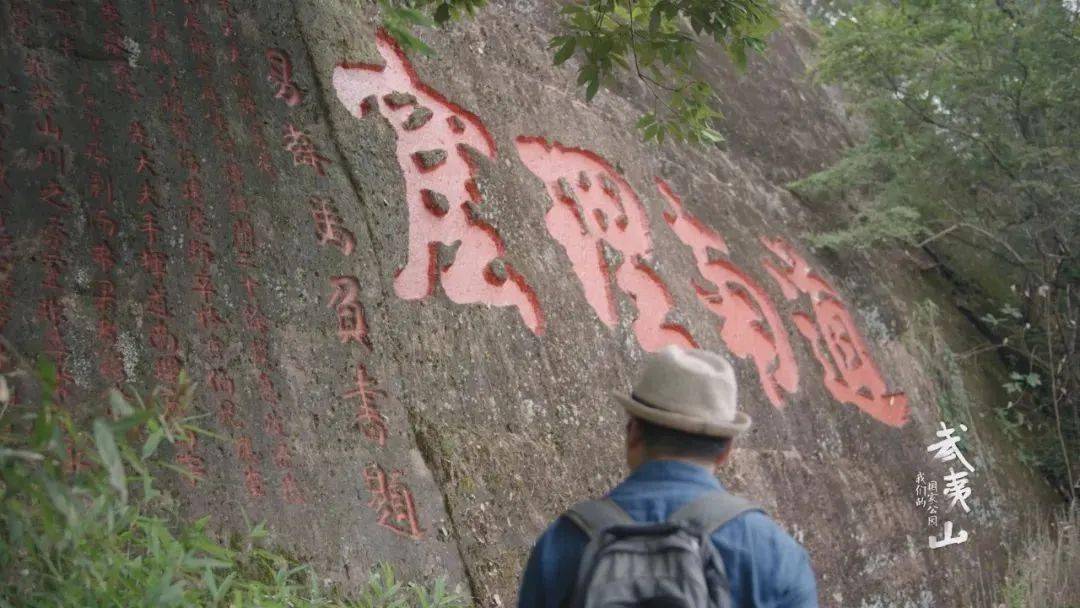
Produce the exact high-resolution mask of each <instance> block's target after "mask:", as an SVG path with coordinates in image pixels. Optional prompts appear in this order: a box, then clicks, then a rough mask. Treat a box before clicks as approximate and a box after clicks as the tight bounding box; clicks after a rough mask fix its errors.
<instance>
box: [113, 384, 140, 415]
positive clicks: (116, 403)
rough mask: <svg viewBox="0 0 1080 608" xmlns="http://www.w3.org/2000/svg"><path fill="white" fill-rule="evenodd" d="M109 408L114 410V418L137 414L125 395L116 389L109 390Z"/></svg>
mask: <svg viewBox="0 0 1080 608" xmlns="http://www.w3.org/2000/svg"><path fill="white" fill-rule="evenodd" d="M109 408H110V409H112V413H113V415H114V416H119V417H124V416H130V415H132V414H134V413H135V408H133V407H131V404H130V403H128V400H127V399H126V398H125V397H124V394H123V393H121V392H120V391H118V390H116V389H115V388H114V389H110V390H109Z"/></svg>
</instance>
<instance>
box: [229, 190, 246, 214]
mask: <svg viewBox="0 0 1080 608" xmlns="http://www.w3.org/2000/svg"><path fill="white" fill-rule="evenodd" d="M247 210H248V202H247V199H246V198H244V195H243V194H240V193H239V192H230V193H229V213H246V212H247Z"/></svg>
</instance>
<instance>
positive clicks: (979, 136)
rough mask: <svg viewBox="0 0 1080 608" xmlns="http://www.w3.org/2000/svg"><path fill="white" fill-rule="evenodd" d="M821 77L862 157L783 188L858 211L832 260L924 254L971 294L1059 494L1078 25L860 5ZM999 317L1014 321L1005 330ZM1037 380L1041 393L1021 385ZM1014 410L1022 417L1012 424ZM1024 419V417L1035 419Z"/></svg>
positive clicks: (1071, 287) (1071, 11)
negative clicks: (840, 101) (874, 252)
mask: <svg viewBox="0 0 1080 608" xmlns="http://www.w3.org/2000/svg"><path fill="white" fill-rule="evenodd" d="M829 21H831V25H829V26H828V27H826V28H825V29H824V36H823V40H822V44H821V47H820V49H819V51H820V63H819V65H818V66H817V67H816V75H817V77H818V78H819V79H820V80H822V81H824V82H827V83H834V84H840V85H842V88H843V90H844V92H845V94H846V96H847V97H848V98H849V99H850V100H851V101H852V103H853V104H854V106H855V109H856V114H858V115H859V116H861V117H862V118H863V119H865V121H866V123H867V127H868V129H867V137H866V139H865V142H864V143H862V144H861V145H858V146H856V147H854V148H852V149H850V150H849V151H848V153H847V155H846V156H845V157H844V158H843V159H842V160H841V161H839V162H838V163H837V164H835V165H834V166H833V167H831V168H829V169H827V170H825V171H823V172H821V173H818V174H816V175H813V176H811V177H809V178H807V179H804V180H801V181H799V182H796V183H794V184H792V185H791V186H792V189H793V190H794V191H795V192H796V193H797V194H800V195H802V196H804V197H807V198H810V199H817V200H819V201H832V202H837V201H843V200H847V201H855V202H856V204H857V206H858V207H859V211H858V212H857V214H856V216H855V217H854V218H853V221H852V222H851V223H850V224H849V225H848V226H847V227H845V228H842V229H840V230H836V231H833V232H831V233H827V234H824V235H818V236H817V237H816V239H815V241H816V243H817V244H819V245H823V246H828V247H831V248H841V247H849V246H854V247H869V246H875V245H879V244H881V243H882V242H887V241H889V240H893V241H894V242H895V240H897V239H898V240H900V241H903V242H905V243H907V244H909V245H918V246H921V247H925V248H926V250H927V251H928V252H930V253H931V255H933V256H934V257H935V258H936V259H938V260H939V261H940V262H941V263H942V264H944V265H946V266H948V267H949V268H950V275H951V276H953V277H954V278H956V279H958V280H959V281H961V282H962V283H963V284H964V285H966V286H969V287H973V288H974V289H975V290H976V291H977V292H979V294H980V295H981V298H982V300H981V304H980V305H979V306H981V308H982V310H974V311H973V313H975V314H974V316H982V317H983V321H982V322H981V327H982V329H983V330H984V331H985V332H986V333H987V335H988V336H990V338H991V340H993V341H994V346H995V349H994V350H996V351H998V352H1000V353H1002V355H1003V356H1004V357H1005V358H1006V361H1007V363H1008V364H1009V365H1010V366H1012V368H1013V373H1014V374H1016V375H1017V376H1018V377H1021V378H1023V379H1025V383H1023V387H1022V389H1023V390H1015V389H1017V386H1006V387H1005V388H1006V389H1007V390H1011V391H1012V393H1013V396H1014V397H1016V398H1017V399H1020V398H1022V399H1023V400H1024V402H1026V405H1027V406H1028V408H1029V409H1028V413H1029V416H1027V418H1026V420H1028V421H1029V422H1028V426H1029V427H1033V428H1034V427H1038V426H1039V423H1038V422H1036V423H1034V424H1033V423H1031V422H1030V421H1031V420H1032V419H1034V420H1036V421H1040V420H1041V421H1043V422H1044V423H1045V424H1044V425H1043V428H1042V431H1044V432H1045V433H1046V438H1047V439H1048V440H1052V441H1048V442H1045V444H1047V445H1049V446H1051V447H1052V448H1053V454H1048V456H1047V460H1046V462H1050V461H1055V462H1053V463H1052V464H1051V466H1050V467H1049V469H1048V472H1049V473H1050V475H1051V477H1053V479H1054V481H1056V482H1057V483H1058V484H1059V487H1061V488H1062V490H1063V492H1064V493H1066V494H1067V495H1072V494H1073V493H1074V492H1075V489H1076V483H1077V481H1078V476H1077V471H1076V470H1075V469H1076V467H1077V465H1078V463H1077V458H1078V456H1080V454H1078V450H1080V447H1078V446H1080V414H1078V412H1077V403H1078V401H1077V397H1076V394H1077V392H1078V391H1080V362H1078V358H1077V354H1078V353H1077V348H1078V341H1077V340H1078V336H1077V331H1078V330H1077V322H1076V319H1077V312H1078V310H1080V308H1078V304H1077V296H1078V295H1080V294H1078V291H1080V264H1078V263H1077V262H1078V259H1077V256H1078V255H1080V154H1078V153H1080V16H1078V14H1077V13H1076V12H1075V4H1070V3H1062V2H1060V1H1055V2H1051V1H1040V0H1030V1H1026V2H1018V1H1013V0H970V1H965V2H954V1H951V0H940V1H938V0H871V1H868V2H862V3H850V4H846V5H844V7H843V8H842V9H840V10H836V11H833V12H832V13H831V14H830V15H829ZM1004 306H1008V307H1010V308H1011V309H1013V310H1016V311H1018V314H1017V315H1016V316H1012V315H1003V318H1002V319H1000V320H999V319H998V318H997V317H995V316H993V314H991V316H990V317H989V318H993V319H994V320H995V322H993V323H991V322H989V321H987V320H986V319H987V318H988V317H986V316H985V313H988V312H989V313H994V314H996V313H998V311H999V309H1002V308H1003V307H1004ZM1032 374H1036V375H1037V376H1038V377H1041V378H1042V382H1041V383H1039V384H1037V385H1033V384H1032V383H1029V382H1027V381H1026V380H1027V379H1029V378H1032V377H1034V376H1032ZM1020 409H1022V408H1018V411H1019V410H1020ZM1032 413H1035V414H1036V415H1035V416H1034V418H1033V417H1032V416H1031V414H1032Z"/></svg>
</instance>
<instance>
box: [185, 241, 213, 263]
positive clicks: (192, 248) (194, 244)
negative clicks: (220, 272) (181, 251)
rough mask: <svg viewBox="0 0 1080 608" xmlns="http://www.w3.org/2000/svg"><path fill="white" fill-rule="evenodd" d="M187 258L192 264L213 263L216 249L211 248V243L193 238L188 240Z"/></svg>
mask: <svg viewBox="0 0 1080 608" xmlns="http://www.w3.org/2000/svg"><path fill="white" fill-rule="evenodd" d="M187 259H188V262H190V263H192V264H204V265H206V264H213V263H214V250H213V249H212V248H211V246H210V243H207V242H206V241H200V240H198V239H192V240H190V241H188V247H187Z"/></svg>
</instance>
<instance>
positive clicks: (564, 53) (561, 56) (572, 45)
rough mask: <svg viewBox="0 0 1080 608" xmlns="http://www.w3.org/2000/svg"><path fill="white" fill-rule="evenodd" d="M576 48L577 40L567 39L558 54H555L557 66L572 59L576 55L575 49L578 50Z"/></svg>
mask: <svg viewBox="0 0 1080 608" xmlns="http://www.w3.org/2000/svg"><path fill="white" fill-rule="evenodd" d="M576 48H577V38H572V37H570V38H567V39H566V41H565V42H563V44H562V47H560V48H559V50H558V52H556V53H555V59H554V62H555V65H561V64H562V63H563V62H565V61H566V60H567V59H569V58H570V57H572V56H573V54H574V49H576Z"/></svg>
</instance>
